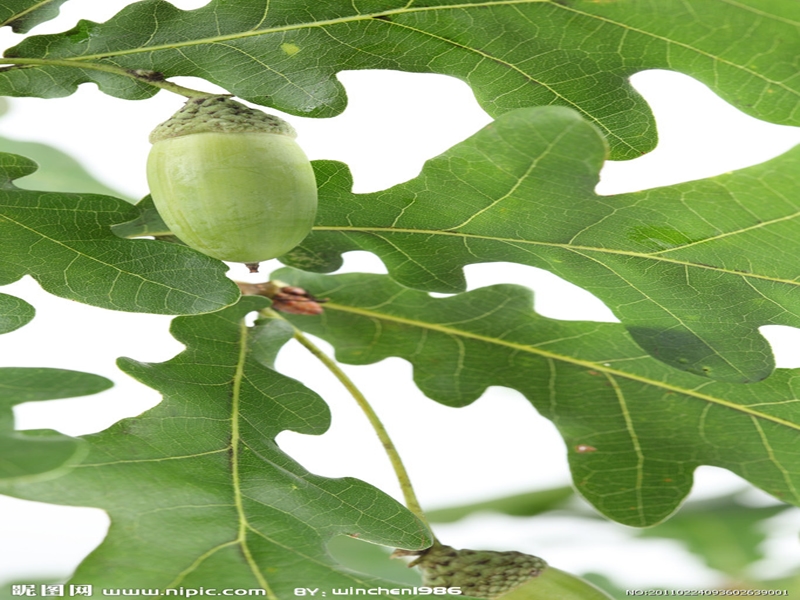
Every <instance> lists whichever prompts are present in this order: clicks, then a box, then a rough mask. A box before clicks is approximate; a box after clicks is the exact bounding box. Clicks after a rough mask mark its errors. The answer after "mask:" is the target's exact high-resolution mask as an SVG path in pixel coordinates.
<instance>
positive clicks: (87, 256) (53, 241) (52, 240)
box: [2, 215, 219, 312]
mask: <svg viewBox="0 0 800 600" xmlns="http://www.w3.org/2000/svg"><path fill="white" fill-rule="evenodd" d="M2 219H3V220H6V221H8V222H9V223H12V224H14V225H16V226H17V227H20V228H21V229H25V230H26V231H28V232H30V233H32V234H34V235H36V236H38V237H39V238H41V239H42V240H45V241H47V242H50V243H51V244H55V245H56V246H60V247H61V248H63V249H64V250H67V251H68V252H71V253H72V254H74V255H75V257H76V258H77V257H80V258H85V259H87V260H90V261H92V262H94V263H97V264H98V265H102V266H103V267H106V268H109V269H111V270H113V271H116V272H117V273H118V274H119V275H127V276H129V277H133V278H134V279H138V280H140V281H141V282H142V283H143V284H145V283H146V284H151V285H155V286H157V287H160V288H163V289H165V290H167V291H168V292H169V293H180V294H184V295H185V296H187V297H189V298H194V299H196V300H202V301H203V302H208V297H207V296H201V295H199V294H193V293H191V292H189V291H187V290H182V289H179V288H175V287H171V286H169V285H167V284H166V283H162V282H160V281H156V280H154V279H148V278H147V277H145V276H143V275H141V274H139V273H133V272H131V271H126V270H124V269H121V268H120V267H119V266H118V265H115V264H113V263H109V262H105V261H102V260H100V259H99V258H97V257H96V256H92V255H91V254H86V253H84V252H81V251H79V250H77V249H76V248H73V247H72V246H70V245H69V244H67V243H65V242H62V241H61V240H57V239H56V238H54V237H51V236H48V235H45V234H44V233H42V232H41V231H39V230H37V229H35V228H33V227H29V226H28V225H26V224H25V223H23V222H21V221H18V220H16V219H12V218H11V217H9V216H8V215H2ZM116 239H120V241H121V238H113V239H102V238H101V239H92V240H78V241H85V242H113V241H115V240H116ZM31 274H32V275H33V276H34V277H35V278H36V279H37V280H38V279H39V277H40V275H39V274H38V273H37V274H35V275H34V274H33V273H31ZM137 295H138V292H137ZM217 304H219V303H217ZM137 306H138V305H137ZM165 308H167V307H166V306H165ZM209 312H211V311H209Z"/></svg>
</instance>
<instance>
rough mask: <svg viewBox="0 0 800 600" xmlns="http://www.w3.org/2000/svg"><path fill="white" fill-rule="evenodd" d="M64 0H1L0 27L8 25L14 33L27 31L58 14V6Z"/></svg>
mask: <svg viewBox="0 0 800 600" xmlns="http://www.w3.org/2000/svg"><path fill="white" fill-rule="evenodd" d="M64 2H66V0H2V1H0V27H2V26H9V27H11V29H12V30H13V31H14V33H27V32H28V31H30V30H31V29H33V28H34V27H35V26H36V25H38V24H39V23H44V22H45V21H49V20H50V19H53V18H55V17H56V16H58V8H59V7H60V6H61V5H62V4H64Z"/></svg>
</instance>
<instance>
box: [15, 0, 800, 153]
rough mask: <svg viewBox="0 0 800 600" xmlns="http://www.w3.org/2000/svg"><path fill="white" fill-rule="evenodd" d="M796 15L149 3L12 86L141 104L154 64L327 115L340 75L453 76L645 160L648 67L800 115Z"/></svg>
mask: <svg viewBox="0 0 800 600" xmlns="http://www.w3.org/2000/svg"><path fill="white" fill-rule="evenodd" d="M797 13H798V11H797V5H796V3H795V2H794V1H793V0H773V1H772V2H770V3H769V6H764V5H763V3H761V2H756V1H754V0H748V1H746V2H735V3H734V2H726V1H722V0H707V1H704V2H700V3H692V4H691V6H690V5H687V3H685V2H682V1H680V0H658V1H656V0H651V1H647V2H642V1H640V0H625V1H619V2H594V1H591V0H560V1H542V0H509V1H504V0H501V1H497V2H488V3H487V2H483V1H478V0H468V1H466V2H463V1H462V2H454V1H451V0H444V1H439V2H430V1H425V2H410V3H409V2H405V1H398V0H379V1H373V2H350V1H347V0H329V1H326V2H314V3H311V4H308V3H306V4H298V3H296V2H293V1H291V0H280V1H279V0H272V1H267V0H248V1H245V0H239V1H237V2H235V3H232V2H229V1H228V0H214V1H212V2H210V3H209V4H208V5H207V6H205V7H203V8H199V9H197V10H191V11H182V10H179V9H177V8H175V7H174V6H172V5H171V4H169V3H168V2H165V1H163V0H147V1H145V2H138V3H134V4H132V5H131V6H128V7H127V8H125V9H124V10H123V11H121V12H120V13H119V14H118V15H117V16H115V17H114V18H112V19H111V20H109V21H108V22H106V23H103V24H98V23H93V22H90V21H81V22H80V23H79V24H78V25H77V26H76V27H75V28H74V29H72V30H71V31H68V32H65V33H63V34H57V35H47V36H37V37H34V38H31V39H29V40H26V41H25V42H23V43H22V44H21V45H19V46H17V47H16V48H14V49H12V50H10V51H9V52H7V53H6V56H9V57H14V58H23V59H25V60H27V61H28V62H27V63H26V64H24V65H20V66H19V67H16V68H12V69H10V70H7V71H5V72H3V73H0V92H1V93H3V94H7V95H20V96H24V95H33V96H41V97H48V98H49V97H58V96H65V95H69V94H71V93H73V92H74V91H75V89H76V86H77V85H78V84H80V83H83V82H87V81H94V82H95V83H97V84H98V86H100V88H101V89H102V90H103V91H105V92H106V93H108V94H112V95H115V96H118V97H122V98H131V99H134V98H144V97H148V96H150V95H152V94H153V93H155V92H156V91H157V89H158V88H157V87H152V86H150V85H149V84H147V83H146V80H147V78H148V73H146V72H144V73H139V74H138V75H137V74H136V73H135V71H136V70H145V71H149V72H150V75H149V76H150V77H152V78H154V79H159V78H160V77H161V76H166V77H173V76H180V75H183V76H195V77H202V78H204V79H207V80H209V81H211V82H213V83H216V84H218V85H220V86H222V87H224V88H225V89H227V90H228V91H230V92H231V93H232V94H235V95H236V96H239V97H241V98H243V99H245V100H249V101H252V102H255V103H258V104H263V105H267V106H273V107H275V108H277V109H280V110H283V111H286V112H290V113H293V114H302V115H309V116H319V117H330V116H333V115H335V114H338V113H339V112H341V111H342V110H343V109H344V107H345V103H346V97H345V93H344V90H343V88H342V86H341V85H340V84H339V83H338V81H337V80H336V74H337V73H338V72H339V71H342V70H347V69H397V70H404V71H414V72H432V73H442V74H447V75H453V76H455V77H459V78H461V79H463V80H465V81H467V83H469V84H470V85H471V86H472V88H473V89H474V90H475V94H476V97H477V99H478V101H479V102H480V103H481V104H482V106H483V107H484V108H485V109H486V110H487V111H488V112H489V113H490V114H492V115H493V116H496V115H500V114H502V113H504V112H507V111H509V110H512V109H515V108H519V107H522V106H530V105H549V104H556V105H561V106H568V107H571V108H573V109H575V110H577V111H579V112H580V113H581V114H582V115H584V116H585V117H586V118H587V119H589V120H590V121H592V122H594V123H595V124H596V125H597V126H598V128H599V129H600V130H602V131H603V133H604V135H606V136H607V137H608V139H609V143H610V144H611V147H612V149H613V155H614V156H615V157H616V158H635V157H636V156H639V155H641V154H642V153H644V152H647V151H649V150H651V149H652V148H653V147H654V145H655V141H656V134H655V129H654V124H653V120H652V116H651V115H650V112H649V110H648V109H647V107H646V105H645V104H644V102H643V100H642V99H641V97H639V96H638V94H636V93H635V92H634V91H633V90H632V88H631V87H630V85H629V84H628V81H627V79H628V77H629V76H630V75H632V74H634V73H636V72H638V71H643V70H646V69H654V68H660V69H672V70H676V71H681V72H684V73H686V74H688V75H691V76H693V77H695V78H697V79H699V80H701V81H703V82H705V83H708V84H709V85H712V86H713V87H714V89H715V90H716V91H717V92H718V93H719V94H720V95H722V96H723V97H724V98H726V99H727V100H729V101H730V102H732V103H733V104H735V105H736V106H738V107H739V108H741V109H742V110H744V111H746V112H749V113H750V114H753V115H754V116H757V117H760V118H763V119H767V120H772V121H776V122H782V123H787V124H792V123H794V124H797V123H798V122H800V121H798V119H800V115H799V114H798V112H797V98H798V91H799V90H800V84H798V80H797V77H796V73H797V65H796V63H795V59H796V56H797V53H798V45H800V42H798V40H800V35H799V34H798V31H800V30H799V28H798V22H799V21H800V19H798V14H797ZM153 73H158V74H160V75H154V74H153Z"/></svg>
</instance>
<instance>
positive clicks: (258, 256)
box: [147, 96, 317, 270]
mask: <svg viewBox="0 0 800 600" xmlns="http://www.w3.org/2000/svg"><path fill="white" fill-rule="evenodd" d="M295 137H296V133H295V131H294V129H293V128H292V126H291V125H289V124H288V123H286V122H285V121H283V120H282V119H279V118H278V117H275V116H273V115H268V114H266V113H263V112H261V111H257V110H253V109H251V108H248V107H247V106H244V105H243V104H240V103H239V102H236V101H234V100H231V99H230V98H228V97H226V96H216V97H209V98H196V99H191V100H189V101H188V102H187V103H186V104H185V105H184V107H183V108H181V109H180V110H179V111H178V112H177V113H175V114H174V115H173V116H172V117H171V118H170V119H169V120H168V121H165V122H164V123H161V124H160V125H159V126H158V127H156V128H155V129H154V130H153V132H152V134H151V135H150V142H151V143H152V144H153V147H152V149H151V150H150V155H149V156H148V159H147V181H148V184H149V186H150V192H151V195H152V197H153V202H154V204H155V206H156V209H157V210H158V212H159V214H160V215H161V217H162V218H163V219H164V222H165V223H166V224H167V226H168V227H169V228H170V231H171V232H172V233H173V234H174V235H175V236H176V237H178V239H180V240H181V241H182V242H184V243H185V244H186V245H187V246H190V247H191V248H194V249H195V250H199V251H200V252H202V253H204V254H207V255H209V256H213V257H214V258H218V259H220V260H224V261H230V262H243V263H247V264H248V265H249V266H250V267H251V270H255V269H257V264H258V263H259V262H261V261H264V260H269V259H270V258H275V257H277V256H281V255H282V254H285V253H286V252H288V251H289V250H291V249H292V248H294V247H295V246H297V245H298V244H299V243H300V242H301V241H303V239H304V238H305V237H306V236H307V235H308V233H309V232H310V231H311V227H312V225H313V224H314V217H315V215H316V210H317V185H316V180H315V177H314V171H313V169H312V168H311V163H310V162H309V160H308V158H307V157H306V155H305V153H304V152H303V150H302V149H301V148H300V146H298V145H297V142H295V140H294V138H295Z"/></svg>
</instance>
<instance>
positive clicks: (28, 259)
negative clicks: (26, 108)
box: [0, 154, 239, 314]
mask: <svg viewBox="0 0 800 600" xmlns="http://www.w3.org/2000/svg"><path fill="white" fill-rule="evenodd" d="M35 170H36V164H35V163H34V162H33V161H30V160H28V159H26V158H23V157H21V156H16V155H13V154H0V238H2V239H3V242H4V243H3V246H2V249H0V285H6V284H9V283H12V282H14V281H16V280H17V279H19V278H20V277H22V276H23V275H26V274H30V275H32V276H33V277H34V278H36V280H37V281H38V282H39V283H40V284H41V285H42V287H43V288H44V289H45V290H47V291H48V292H50V293H52V294H55V295H57V296H61V297H63V298H68V299H70V300H77V301H79V302H84V303H86V304H91V305H93V306H100V307H102V308H110V309H114V310H125V311H130V312H151V313H160V314H192V313H203V312H211V311H215V310H219V309H220V308H222V307H224V306H227V305H229V304H231V303H233V302H235V301H236V299H237V298H238V296H239V292H238V289H237V288H236V286H235V285H234V284H233V282H231V281H230V280H229V279H227V278H226V277H225V271H226V270H227V267H225V265H224V264H223V263H221V262H220V261H218V260H215V259H212V258H209V257H207V256H204V255H202V254H200V253H199V252H195V251H194V250H191V249H189V248H187V247H185V246H182V245H178V244H169V243H165V242H159V241H153V240H123V239H121V238H119V237H117V236H115V235H114V234H113V233H112V231H111V226H112V225H114V224H116V223H121V222H123V221H129V220H132V219H134V218H135V217H136V216H137V215H138V213H139V211H138V209H137V208H136V207H134V206H131V205H130V204H128V203H127V202H125V201H123V200H119V199H117V198H112V197H109V196H99V195H93V194H64V193H52V192H36V191H28V190H21V189H19V188H17V187H16V186H14V184H13V183H12V181H13V180H14V179H18V178H20V177H24V176H26V175H29V174H31V173H33V172H34V171H35Z"/></svg>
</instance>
